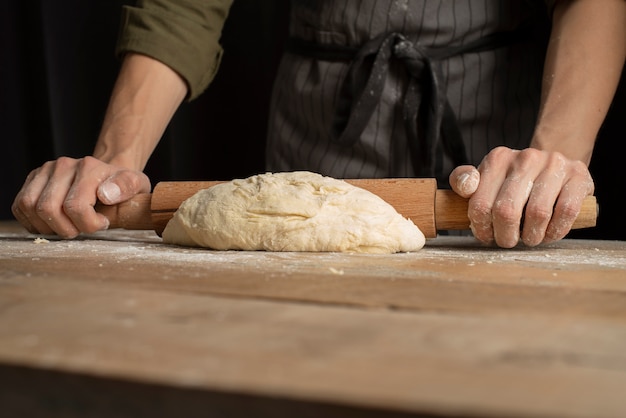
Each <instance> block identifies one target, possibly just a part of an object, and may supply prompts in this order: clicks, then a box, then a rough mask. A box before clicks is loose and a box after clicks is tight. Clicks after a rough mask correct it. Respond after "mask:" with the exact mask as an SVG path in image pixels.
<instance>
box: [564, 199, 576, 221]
mask: <svg viewBox="0 0 626 418" xmlns="http://www.w3.org/2000/svg"><path fill="white" fill-rule="evenodd" d="M559 212H560V215H561V218H563V219H564V220H565V221H567V222H573V221H574V220H575V219H576V217H577V216H578V213H579V212H580V205H578V204H575V203H574V202H571V201H568V202H564V203H562V204H561V205H559Z"/></svg>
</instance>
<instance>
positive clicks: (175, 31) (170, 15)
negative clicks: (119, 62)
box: [116, 0, 232, 100]
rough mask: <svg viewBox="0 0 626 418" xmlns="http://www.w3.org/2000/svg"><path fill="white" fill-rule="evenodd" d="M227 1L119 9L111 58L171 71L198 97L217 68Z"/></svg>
mask: <svg viewBox="0 0 626 418" xmlns="http://www.w3.org/2000/svg"><path fill="white" fill-rule="evenodd" d="M231 4H232V0H139V1H137V3H136V5H135V6H125V7H124V9H123V11H122V22H121V27H120V34H119V37H118V42H117V47H116V54H117V55H118V56H121V55H123V54H125V53H127V52H136V53H140V54H144V55H147V56H150V57H152V58H154V59H156V60H159V61H161V62H162V63H164V64H165V65H167V66H169V67H170V68H172V69H173V70H174V71H176V72H177V73H178V74H180V76H181V77H182V78H183V79H184V80H185V81H186V82H187V86H188V88H189V94H188V97H187V99H188V100H192V99H194V98H196V97H198V96H199V95H200V94H201V93H202V92H203V91H204V90H205V89H206V88H207V86H208V85H209V84H210V83H211V81H212V80H213V78H214V77H215V74H216V73H217V70H218V68H219V65H220V61H221V57H222V47H221V45H220V43H219V39H220V36H221V33H222V28H223V26H224V21H225V20H226V17H227V16H228V11H229V9H230V6H231Z"/></svg>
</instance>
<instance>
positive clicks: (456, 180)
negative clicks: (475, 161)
mask: <svg viewBox="0 0 626 418" xmlns="http://www.w3.org/2000/svg"><path fill="white" fill-rule="evenodd" d="M449 180H450V187H452V190H454V191H455V192H456V194H458V195H459V196H461V197H471V196H472V195H473V194H474V192H475V191H476V189H478V184H479V183H480V172H479V171H478V170H477V169H476V167H474V166H471V165H461V166H458V167H457V168H455V169H454V170H452V173H450V177H449Z"/></svg>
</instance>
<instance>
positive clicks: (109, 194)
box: [97, 170, 151, 205]
mask: <svg viewBox="0 0 626 418" xmlns="http://www.w3.org/2000/svg"><path fill="white" fill-rule="evenodd" d="M150 189H151V185H150V179H149V178H148V176H146V175H145V174H144V173H142V172H141V171H132V170H124V171H118V172H117V173H115V174H113V175H112V176H111V177H109V178H107V179H106V180H105V181H103V182H102V183H100V185H99V186H98V190H97V195H98V200H100V201H101V202H102V203H104V204H105V205H116V204H118V203H121V202H124V201H126V200H128V199H130V198H131V197H133V196H135V195H136V194H139V193H149V192H150Z"/></svg>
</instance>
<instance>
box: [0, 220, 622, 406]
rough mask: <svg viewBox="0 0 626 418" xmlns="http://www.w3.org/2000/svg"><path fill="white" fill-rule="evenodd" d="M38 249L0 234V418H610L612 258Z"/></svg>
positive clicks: (1, 226) (130, 242)
mask: <svg viewBox="0 0 626 418" xmlns="http://www.w3.org/2000/svg"><path fill="white" fill-rule="evenodd" d="M35 238H36V236H33V235H29V234H27V233H26V232H24V231H23V230H21V229H20V228H19V227H17V226H16V224H14V223H7V222H5V223H0V415H1V416H3V417H18V416H45V417H69V416H79V417H127V416H128V417H130V416H150V417H155V416H156V417H158V416H177V417H193V416H211V417H212V416H216V417H218V416H219V417H231V416H243V417H266V416H281V417H282V416H285V417H314V416H315V417H316V416H320V417H335V416H336V417H349V416H363V417H375V416H383V417H403V416H456V417H466V416H467V417H504V416H506V417H548V416H550V417H593V418H598V417H624V416H626V242H604V241H580V240H565V241H562V242H559V243H556V244H553V245H549V246H545V247H540V248H535V249H529V248H523V247H520V248H516V249H513V250H501V249H497V248H492V247H485V246H481V245H480V244H478V243H476V242H475V241H473V240H472V239H470V238H459V237H457V238H452V237H441V238H437V239H436V240H432V241H429V242H428V243H427V247H425V248H424V249H423V250H422V251H420V252H418V253H413V254H395V255H357V254H333V253H321V254H318V253H264V252H213V251H207V250H202V249H190V248H181V247H173V246H167V245H163V244H162V243H161V242H160V239H159V238H158V237H157V236H156V235H155V234H154V233H150V232H128V231H119V230H118V231H108V232H106V233H100V234H95V235H92V236H88V237H84V238H81V239H77V240H72V241H62V240H55V239H52V238H49V237H48V242H45V241H44V242H39V241H40V240H36V239H35Z"/></svg>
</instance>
